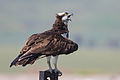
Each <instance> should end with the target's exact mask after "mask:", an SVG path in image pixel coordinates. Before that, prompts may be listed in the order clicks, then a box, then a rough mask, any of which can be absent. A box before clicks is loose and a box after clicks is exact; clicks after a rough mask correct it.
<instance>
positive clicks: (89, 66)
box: [0, 46, 120, 74]
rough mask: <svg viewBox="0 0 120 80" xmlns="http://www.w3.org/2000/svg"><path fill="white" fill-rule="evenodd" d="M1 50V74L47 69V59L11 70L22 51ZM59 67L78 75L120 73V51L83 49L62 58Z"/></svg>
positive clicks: (14, 48)
mask: <svg viewBox="0 0 120 80" xmlns="http://www.w3.org/2000/svg"><path fill="white" fill-rule="evenodd" d="M0 49H1V50H0V72H2V73H3V72H4V73H6V72H7V73H8V72H10V73H11V72H23V71H24V72H26V71H28V70H30V71H37V70H40V69H46V68H47V64H46V59H41V60H38V61H36V62H35V64H33V65H32V66H31V65H28V66H26V67H24V68H22V67H20V66H18V67H12V68H9V65H10V63H11V61H12V60H13V59H14V58H15V57H16V56H17V55H18V53H19V50H20V49H19V48H18V47H15V46H12V47H9V46H8V47H1V48H0ZM58 66H59V68H60V69H63V70H69V71H74V72H76V73H78V74H93V73H94V74H96V73H117V72H120V69H119V68H120V51H113V50H110V51H109V50H102V49H94V50H90V49H81V50H78V51H77V52H75V53H73V54H71V55H62V56H60V58H59V61H58Z"/></svg>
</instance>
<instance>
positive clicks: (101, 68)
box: [0, 0, 120, 80]
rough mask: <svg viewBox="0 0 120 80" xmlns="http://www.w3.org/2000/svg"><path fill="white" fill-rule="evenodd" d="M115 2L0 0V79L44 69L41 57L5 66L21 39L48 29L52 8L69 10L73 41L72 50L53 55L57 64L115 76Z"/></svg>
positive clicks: (119, 35) (119, 31)
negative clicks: (26, 63) (56, 57)
mask: <svg viewBox="0 0 120 80" xmlns="http://www.w3.org/2000/svg"><path fill="white" fill-rule="evenodd" d="M119 3H120V0H59V1H58V0H50V1H49V0H48V1H46V0H44V1H41V0H0V79H2V78H3V79H2V80H24V79H25V78H23V79H21V77H23V76H24V74H28V73H30V74H31V75H32V74H34V76H33V79H32V78H30V79H31V80H35V79H36V78H37V77H35V76H38V71H40V70H46V69H47V68H48V66H47V64H46V59H41V60H38V61H36V62H35V64H33V65H32V66H31V65H28V66H26V67H24V68H23V67H21V66H18V67H12V68H9V65H10V63H11V62H12V60H13V59H14V58H15V57H16V56H17V55H18V54H19V51H20V50H21V48H22V47H23V45H24V44H25V42H26V40H27V38H28V37H29V36H30V35H32V34H34V33H41V32H44V31H46V30H48V29H50V28H51V27H52V24H53V23H54V21H55V15H56V13H58V12H63V11H69V12H73V13H74V16H73V17H72V22H70V23H69V30H70V39H71V40H73V41H75V42H77V43H78V44H79V50H78V51H76V52H74V53H73V54H71V55H68V56H66V55H63V56H61V57H60V58H59V62H58V64H59V65H58V66H59V69H60V70H61V71H62V72H63V74H66V75H67V76H69V74H70V75H71V74H73V75H74V76H75V77H76V75H77V77H79V76H81V75H85V76H88V75H99V74H100V75H112V78H113V77H114V76H113V75H119V73H120V5H119ZM19 74H22V76H21V75H19ZM15 75H16V78H15ZM17 75H19V76H17ZM17 77H19V79H18V78H17ZM64 77H66V76H64V75H63V79H62V80H65V79H64ZM34 78H35V79H34ZM80 78H81V77H79V79H71V80H80ZM30 79H29V80H30ZM66 79H68V78H66ZM25 80H28V78H27V77H26V79H25ZM69 80H70V79H69ZM82 80H83V79H82ZM86 80H87V79H86ZM91 80H92V79H91ZM95 80H97V79H95ZM101 80H104V79H101ZM105 80H109V79H105ZM111 80H117V79H111Z"/></svg>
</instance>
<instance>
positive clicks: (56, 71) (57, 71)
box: [54, 69, 62, 76]
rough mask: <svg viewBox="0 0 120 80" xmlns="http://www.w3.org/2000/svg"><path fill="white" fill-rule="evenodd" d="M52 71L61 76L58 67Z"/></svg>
mask: <svg viewBox="0 0 120 80" xmlns="http://www.w3.org/2000/svg"><path fill="white" fill-rule="evenodd" d="M54 72H55V73H58V76H62V72H61V71H59V70H58V69H55V70H54Z"/></svg>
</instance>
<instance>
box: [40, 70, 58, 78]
mask: <svg viewBox="0 0 120 80" xmlns="http://www.w3.org/2000/svg"><path fill="white" fill-rule="evenodd" d="M58 76H59V75H58V73H55V72H54V70H53V72H52V73H50V72H49V71H48V70H46V71H40V72H39V80H48V78H50V80H58Z"/></svg>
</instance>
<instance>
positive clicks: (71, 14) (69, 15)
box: [68, 13, 73, 21]
mask: <svg viewBox="0 0 120 80" xmlns="http://www.w3.org/2000/svg"><path fill="white" fill-rule="evenodd" d="M71 16H73V13H70V14H68V20H70V21H72V20H71V18H70V17H71Z"/></svg>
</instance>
